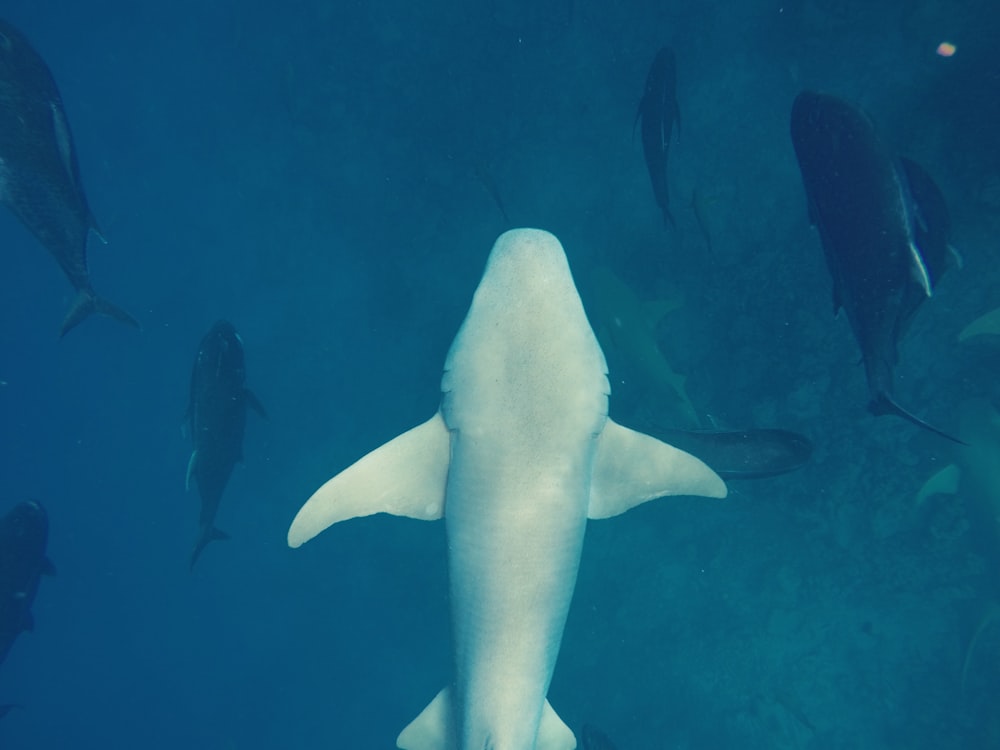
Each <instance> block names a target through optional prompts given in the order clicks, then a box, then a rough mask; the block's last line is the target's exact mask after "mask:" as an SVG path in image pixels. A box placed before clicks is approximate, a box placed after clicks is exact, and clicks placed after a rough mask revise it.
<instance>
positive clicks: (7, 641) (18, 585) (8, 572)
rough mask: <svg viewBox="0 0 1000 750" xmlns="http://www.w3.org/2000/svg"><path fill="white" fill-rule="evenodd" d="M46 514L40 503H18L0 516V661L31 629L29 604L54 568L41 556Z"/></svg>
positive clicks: (46, 531)
mask: <svg viewBox="0 0 1000 750" xmlns="http://www.w3.org/2000/svg"><path fill="white" fill-rule="evenodd" d="M48 539H49V517H48V515H46V513H45V509H44V508H43V507H42V506H41V504H40V503H38V502H36V501H34V500H28V501H26V502H23V503H18V504H17V505H15V506H14V508H13V509H12V510H11V511H10V512H9V513H8V514H7V515H5V516H4V517H3V518H0V663H2V662H3V660H4V659H5V658H6V657H7V652H8V651H10V647H11V645H13V643H14V640H15V639H16V638H17V636H18V635H20V633H21V631H23V630H34V628H35V622H34V619H33V618H32V616H31V605H32V604H33V603H34V601H35V594H37V593H38V584H39V582H40V581H41V577H42V576H43V575H53V574H54V573H55V568H54V567H53V566H52V563H51V562H50V561H49V559H48V558H47V557H46V556H45V545H46V544H47V543H48Z"/></svg>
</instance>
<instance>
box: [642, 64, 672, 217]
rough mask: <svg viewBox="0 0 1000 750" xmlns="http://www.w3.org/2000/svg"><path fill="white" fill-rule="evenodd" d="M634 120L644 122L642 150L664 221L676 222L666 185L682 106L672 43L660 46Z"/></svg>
mask: <svg viewBox="0 0 1000 750" xmlns="http://www.w3.org/2000/svg"><path fill="white" fill-rule="evenodd" d="M635 121H636V123H639V122H640V121H641V122H642V126H641V133H642V153H643V155H644V156H645V158H646V169H647V170H648V171H649V180H650V182H651V183H652V185H653V196H654V197H655V198H656V205H658V206H659V207H660V210H661V211H662V212H663V222H664V223H665V224H666V223H670V224H671V225H673V224H674V217H673V215H671V213H670V192H669V190H668V187H667V153H668V152H669V150H670V138H671V135H672V134H673V128H674V124H675V123H676V124H677V130H678V132H680V127H681V110H680V107H679V106H678V104H677V60H676V58H675V57H674V51H673V50H672V49H671V48H670V47H663V48H662V49H660V51H659V52H657V53H656V57H655V58H654V59H653V64H652V65H650V66H649V72H648V73H647V74H646V90H645V91H644V92H643V95H642V99H641V100H640V101H639V111H638V112H636V115H635ZM633 127H634V126H633Z"/></svg>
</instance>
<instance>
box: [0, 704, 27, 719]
mask: <svg viewBox="0 0 1000 750" xmlns="http://www.w3.org/2000/svg"><path fill="white" fill-rule="evenodd" d="M14 708H24V706H22V705H21V704H20V703H4V704H3V705H2V706H0V719H2V718H3V717H4V716H6V715H7V714H9V713H10V712H11V709H14Z"/></svg>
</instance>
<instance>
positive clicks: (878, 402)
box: [868, 391, 968, 445]
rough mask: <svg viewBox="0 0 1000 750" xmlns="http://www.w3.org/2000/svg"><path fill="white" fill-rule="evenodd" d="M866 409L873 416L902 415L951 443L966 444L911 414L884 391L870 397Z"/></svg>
mask: <svg viewBox="0 0 1000 750" xmlns="http://www.w3.org/2000/svg"><path fill="white" fill-rule="evenodd" d="M868 410H869V411H870V412H871V413H872V414H874V415H875V416H877V417H878V416H881V415H883V414H895V415H896V416H897V417H902V418H903V419H905V420H906V421H907V422H910V423H912V424H915V425H916V426H917V427H922V428H923V429H925V430H927V431H928V432H933V433H934V434H935V435H938V436H940V437H943V438H946V439H947V440H951V441H952V442H953V443H958V444H959V445H968V443H966V442H965V441H964V440H959V439H958V438H957V437H955V436H954V435H949V434H948V433H947V432H945V431H944V430H939V429H938V428H937V427H935V426H934V425H932V424H928V423H927V422H925V421H924V420H922V419H921V418H920V417H918V416H916V415H915V414H911V413H910V412H908V411H907V410H906V409H904V408H903V407H902V406H900V405H899V404H897V403H896V402H895V401H893V400H892V397H891V396H890V395H889V394H888V393H886V392H885V391H879V392H878V393H877V394H875V396H874V397H873V398H872V400H871V403H870V404H868Z"/></svg>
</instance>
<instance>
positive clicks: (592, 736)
mask: <svg viewBox="0 0 1000 750" xmlns="http://www.w3.org/2000/svg"><path fill="white" fill-rule="evenodd" d="M580 747H581V750H618V748H617V747H615V743H613V742H612V741H611V739H610V738H609V737H608V735H606V734H605V733H604V732H602V731H601V730H600V729H598V728H597V727H595V726H593V725H591V724H584V725H583V729H582V730H581V731H580Z"/></svg>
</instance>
